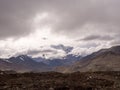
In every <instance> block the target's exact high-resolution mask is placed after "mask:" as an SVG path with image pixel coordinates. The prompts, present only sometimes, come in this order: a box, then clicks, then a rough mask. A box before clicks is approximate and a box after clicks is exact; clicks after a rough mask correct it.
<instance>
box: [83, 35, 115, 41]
mask: <svg viewBox="0 0 120 90" xmlns="http://www.w3.org/2000/svg"><path fill="white" fill-rule="evenodd" d="M113 39H114V37H113V36H109V35H105V36H101V35H90V36H87V37H84V38H83V39H81V40H82V41H91V40H100V41H111V40H113Z"/></svg>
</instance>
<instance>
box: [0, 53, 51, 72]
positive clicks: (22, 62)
mask: <svg viewBox="0 0 120 90" xmlns="http://www.w3.org/2000/svg"><path fill="white" fill-rule="evenodd" d="M0 69H2V70H15V71H18V72H26V71H46V70H48V67H47V65H46V64H44V63H42V62H39V63H38V62H36V61H34V60H33V59H32V58H30V57H28V56H27V55H21V56H18V57H11V58H9V59H1V60H0ZM49 69H50V68H49Z"/></svg>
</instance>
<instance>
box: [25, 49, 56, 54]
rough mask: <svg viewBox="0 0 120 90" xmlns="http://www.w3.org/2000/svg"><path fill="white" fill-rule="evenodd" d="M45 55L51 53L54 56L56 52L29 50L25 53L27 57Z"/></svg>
mask: <svg viewBox="0 0 120 90" xmlns="http://www.w3.org/2000/svg"><path fill="white" fill-rule="evenodd" d="M40 53H41V54H46V53H53V54H56V53H57V51H56V50H50V49H47V50H29V51H27V54H28V55H37V54H40Z"/></svg>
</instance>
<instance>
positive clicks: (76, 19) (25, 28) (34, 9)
mask: <svg viewBox="0 0 120 90" xmlns="http://www.w3.org/2000/svg"><path fill="white" fill-rule="evenodd" d="M118 8H120V1H119V0H106V1H105V0H74V1H73V0H69V2H68V1H67V0H65V1H63V0H51V1H49V0H20V1H18V0H10V1H8V0H1V1H0V13H1V15H0V37H10V36H21V35H26V34H28V33H30V32H31V31H34V30H33V27H32V26H33V25H34V24H33V20H32V19H33V18H34V17H35V16H36V14H38V13H43V12H47V13H48V15H50V16H49V18H47V19H46V20H45V21H44V22H42V25H43V26H44V25H47V24H50V23H51V22H52V24H51V27H52V31H53V32H54V33H57V34H64V35H66V36H70V37H74V36H76V37H78V36H80V34H81V35H82V34H83V33H86V34H87V33H88V32H89V34H93V33H97V34H98V33H100V32H101V33H108V32H109V33H120V31H119V28H120V27H119V26H120V25H119V23H120V19H119V16H120V11H119V9H118ZM51 14H52V15H53V16H54V17H52V16H51ZM51 17H52V20H51V19H50V18H51ZM96 25H97V27H96ZM88 26H89V27H88ZM92 26H93V27H96V28H95V30H94V29H91V30H90V29H89V28H91V27H92ZM100 27H102V28H101V29H99V28H100ZM85 28H86V29H85ZM96 29H98V30H96Z"/></svg>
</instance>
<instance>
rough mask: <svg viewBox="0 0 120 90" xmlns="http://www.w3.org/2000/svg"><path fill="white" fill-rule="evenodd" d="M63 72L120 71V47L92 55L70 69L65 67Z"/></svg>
mask: <svg viewBox="0 0 120 90" xmlns="http://www.w3.org/2000/svg"><path fill="white" fill-rule="evenodd" d="M62 70H63V72H75V71H81V72H85V71H120V46H115V47H111V48H109V49H102V50H100V51H98V52H95V53H92V54H91V55H88V56H86V57H84V58H82V59H81V60H80V61H78V62H76V63H74V64H73V65H72V66H70V67H69V68H66V67H63V69H61V71H62Z"/></svg>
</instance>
